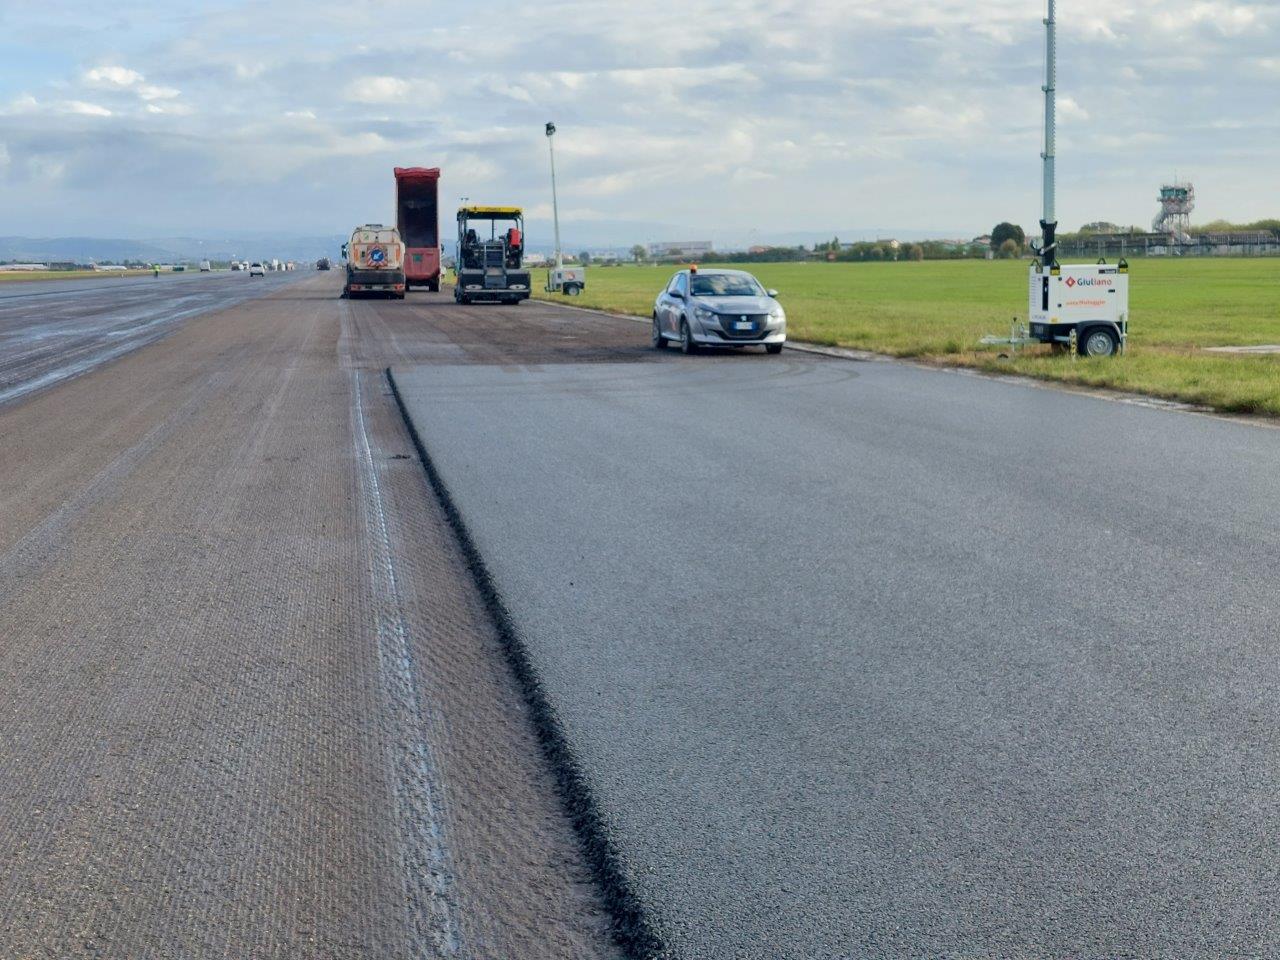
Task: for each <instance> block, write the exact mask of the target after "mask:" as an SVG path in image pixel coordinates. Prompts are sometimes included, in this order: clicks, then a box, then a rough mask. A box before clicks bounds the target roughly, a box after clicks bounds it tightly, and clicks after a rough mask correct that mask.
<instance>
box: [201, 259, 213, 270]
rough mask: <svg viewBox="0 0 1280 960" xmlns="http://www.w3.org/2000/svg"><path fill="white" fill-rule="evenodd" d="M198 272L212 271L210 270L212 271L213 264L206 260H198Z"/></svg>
mask: <svg viewBox="0 0 1280 960" xmlns="http://www.w3.org/2000/svg"><path fill="white" fill-rule="evenodd" d="M200 272H201V273H212V272H213V264H211V263H210V262H209V261H208V260H201V261H200Z"/></svg>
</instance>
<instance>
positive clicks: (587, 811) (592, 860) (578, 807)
mask: <svg viewBox="0 0 1280 960" xmlns="http://www.w3.org/2000/svg"><path fill="white" fill-rule="evenodd" d="M384 375H385V377H386V380H387V384H388V386H389V387H390V388H391V395H392V396H393V397H394V398H395V401H396V406H397V407H398V408H399V410H400V416H401V419H403V420H404V424H405V427H406V429H407V430H408V431H409V437H410V439H411V440H412V441H413V446H414V448H415V449H416V450H417V453H418V460H419V461H420V462H421V463H422V467H423V470H424V471H425V472H426V476H427V481H428V483H429V484H430V485H431V489H432V490H433V491H434V493H435V495H436V496H437V497H438V498H439V500H440V504H441V506H442V507H443V508H444V512H445V516H446V517H447V518H448V521H449V525H450V527H452V529H453V532H454V535H455V536H456V537H457V538H458V544H459V546H460V547H461V549H462V553H463V557H464V558H465V559H466V562H467V567H468V569H469V571H470V572H471V575H472V577H473V578H474V579H475V583H476V587H477V588H478V589H479V591H480V596H481V599H482V600H483V601H484V604H485V606H486V608H487V609H488V611H489V615H490V616H491V617H492V618H493V623H494V626H495V628H496V629H497V631H498V637H499V639H500V641H501V643H502V647H503V650H504V652H505V654H506V658H507V663H508V664H509V666H510V667H511V670H512V672H513V673H514V675H515V678H516V682H517V684H518V685H519V687H520V692H521V694H522V695H523V697H524V699H525V703H526V704H527V706H528V708H529V713H530V717H531V719H532V721H533V725H534V730H535V733H536V734H537V737H538V742H539V744H540V745H541V747H542V751H543V754H544V756H545V758H546V760H547V762H548V764H549V765H550V767H551V772H552V774H553V776H554V779H555V783H556V789H557V791H558V792H559V794H560V798H561V800H562V802H563V803H564V805H565V807H566V809H567V811H568V813H569V818H570V820H571V822H572V824H573V829H574V832H575V833H576V834H577V836H578V840H579V842H580V843H581V845H582V849H583V853H584V854H585V856H586V860H587V864H588V866H589V868H590V869H591V872H592V875H593V877H594V879H595V880H596V882H597V883H598V884H599V885H600V887H601V889H602V891H603V892H604V896H605V905H606V907H607V909H608V911H609V914H610V918H611V924H612V933H613V936H614V939H615V940H616V941H617V942H618V944H619V945H620V946H621V947H622V948H623V949H624V950H625V951H626V953H627V955H628V956H629V957H631V958H634V960H654V958H657V957H661V956H664V955H665V954H666V950H665V947H664V944H663V942H662V939H661V938H660V937H659V936H658V933H657V930H656V929H655V927H654V924H653V923H652V921H651V920H650V919H649V916H648V914H647V911H646V910H645V908H644V906H643V904H642V902H641V900H640V898H639V896H637V894H636V892H635V891H634V890H633V889H632V887H631V884H630V882H629V881H628V879H627V875H626V870H625V869H624V867H623V857H622V856H621V855H620V854H619V852H618V850H617V849H616V848H615V847H614V845H613V843H612V841H611V840H610V839H609V835H608V831H607V829H606V827H605V823H604V818H603V816H602V815H601V813H600V805H599V802H598V801H597V800H596V798H595V794H594V792H593V791H592V789H591V785H590V783H589V782H588V780H587V777H586V775H585V774H584V772H583V769H582V766H581V764H580V763H579V762H578V759H577V757H576V756H575V755H574V753H573V749H572V747H571V746H570V744H569V739H568V736H567V735H566V733H565V730H564V725H563V723H562V722H561V720H560V717H559V715H558V714H557V713H556V710H555V708H554V707H553V706H552V704H551V701H550V698H549V697H548V696H547V693H546V691H545V690H544V688H543V684H542V681H541V679H540V678H539V676H538V672H537V669H536V668H535V667H534V665H533V660H532V657H531V656H530V654H529V649H528V645H527V644H526V643H525V641H524V639H523V638H522V637H521V635H520V632H519V631H518V630H517V629H516V626H515V622H514V621H513V620H512V618H511V615H510V613H509V612H508V611H507V608H506V605H505V603H504V602H503V600H502V596H501V594H500V592H499V591H498V588H497V585H496V584H495V583H494V580H493V577H492V576H491V574H490V573H489V568H488V567H487V566H486V564H485V562H484V558H483V557H481V556H480V551H479V550H478V549H477V548H476V544H475V541H474V540H473V539H472V537H471V532H470V530H469V529H468V527H467V524H466V521H465V520H464V519H463V517H462V514H461V513H460V512H459V510H458V508H457V505H456V504H455V503H454V500H453V497H452V495H451V494H450V492H449V489H448V487H447V486H446V485H445V483H444V479H443V478H442V477H441V476H440V473H439V471H438V470H437V469H436V467H435V464H434V462H433V461H432V459H431V455H430V454H429V453H428V452H427V448H426V445H425V444H424V443H423V441H422V437H421V436H420V435H419V433H418V429H417V427H416V426H415V425H414V422H413V418H412V417H411V416H410V415H409V409H408V407H407V405H406V404H405V402H404V397H403V396H401V394H400V388H399V385H398V384H397V383H396V379H395V374H394V373H393V372H392V370H391V368H390V367H388V368H386V370H385V371H384Z"/></svg>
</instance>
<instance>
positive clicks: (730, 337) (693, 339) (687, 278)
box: [652, 267, 787, 353]
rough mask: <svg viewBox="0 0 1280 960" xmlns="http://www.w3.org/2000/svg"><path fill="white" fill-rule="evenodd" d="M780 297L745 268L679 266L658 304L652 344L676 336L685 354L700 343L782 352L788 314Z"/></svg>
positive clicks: (657, 347)
mask: <svg viewBox="0 0 1280 960" xmlns="http://www.w3.org/2000/svg"><path fill="white" fill-rule="evenodd" d="M777 296H778V291H777V290H766V289H765V288H764V286H763V285H762V284H761V283H760V281H759V280H757V279H756V278H755V277H753V276H752V275H751V274H749V273H747V272H746V271H744V270H699V269H698V268H697V267H690V268H689V269H688V270H681V271H680V272H679V273H677V274H676V275H675V276H673V277H672V278H671V280H670V281H669V282H668V283H667V286H666V288H665V289H664V290H663V291H662V292H661V293H660V294H658V299H657V300H656V301H655V302H654V305H653V334H652V340H653V348H654V349H655V350H661V349H663V348H664V347H666V345H667V341H669V340H674V341H675V342H677V343H679V344H680V348H681V350H683V351H684V352H685V353H693V352H694V351H695V350H696V349H697V348H698V347H699V346H707V347H751V346H762V347H764V348H765V350H767V351H768V352H769V353H781V352H782V345H783V344H784V343H786V340H787V314H786V311H785V310H783V309H782V304H780V303H778V301H777Z"/></svg>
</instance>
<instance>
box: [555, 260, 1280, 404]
mask: <svg viewBox="0 0 1280 960" xmlns="http://www.w3.org/2000/svg"><path fill="white" fill-rule="evenodd" d="M1028 268H1029V264H1028V263H1027V262H1019V261H977V260H959V261H931V262H924V263H907V262H904V263H883V264H872V263H832V264H824V263H777V264H754V265H752V266H750V267H749V268H748V269H750V270H751V271H752V272H753V273H754V274H755V275H756V276H757V277H759V279H760V281H761V282H762V283H763V284H764V285H765V286H767V287H775V288H777V290H778V291H779V300H780V301H781V302H782V304H783V305H784V306H785V307H786V309H787V327H788V335H789V336H791V337H794V338H795V339H797V340H808V341H811V342H813V343H822V344H829V345H834V346H843V347H853V348H857V349H861V350H871V351H875V352H877V353H885V354H890V355H892V356H897V357H914V358H918V359H922V360H926V361H929V362H937V363H947V364H956V365H962V366H970V367H976V368H980V369H986V370H999V371H1005V372H1012V373H1019V374H1023V375H1027V376H1033V377H1040V378H1044V379H1050V380H1063V381H1068V382H1072V383H1078V384H1084V385H1089V386H1096V387H1108V388H1113V389H1119V390H1131V391H1135V392H1139V393H1146V394H1150V395H1152V396H1157V397H1164V398H1167V399H1174V400H1185V401H1189V402H1192V403H1200V404H1205V405H1208V406H1212V407H1215V408H1217V409H1219V410H1225V411H1232V412H1241V413H1263V414H1268V415H1271V416H1280V355H1277V356H1238V355H1220V354H1213V353H1206V352H1205V351H1204V349H1203V348H1205V347H1210V346H1249V345H1258V344H1280V259H1274V258H1273V259H1253V260H1246V259H1240V260H1235V259H1232V260H1227V259H1196V260H1190V259H1187V260H1145V259H1136V260H1134V261H1132V263H1131V268H1130V274H1131V280H1130V287H1131V294H1130V316H1131V326H1130V338H1129V353H1128V355H1127V356H1124V357H1116V358H1112V359H1107V360H1072V359H1071V358H1070V357H1066V356H1060V355H1059V356H1055V355H1052V354H1051V353H1050V352H1049V349H1048V348H1047V347H1035V348H1032V349H1028V350H1025V351H1022V352H1020V353H1019V354H1018V355H1017V356H1015V357H1014V358H1012V359H1008V360H1002V359H1000V358H999V351H998V350H996V349H992V348H983V347H980V346H979V345H978V340H979V339H980V338H981V337H982V336H983V335H984V334H988V333H995V334H999V335H1000V336H1008V334H1009V325H1010V321H1011V320H1012V318H1013V317H1015V316H1016V317H1018V319H1019V320H1020V321H1025V319H1026V310H1027V307H1026V289H1027V270H1028ZM672 272H673V268H672V267H669V266H668V267H650V266H618V267H601V268H593V269H591V270H590V271H589V274H588V278H589V279H588V287H587V290H586V291H585V292H584V293H583V295H582V296H580V297H578V298H577V300H576V302H577V303H578V304H579V305H580V306H590V307H598V308H601V309H605V310H611V311H616V312H618V313H631V314H636V315H638V316H644V317H647V316H649V315H650V314H651V312H652V309H653V299H654V297H655V295H656V294H657V292H658V291H659V290H661V289H662V286H663V284H664V283H665V282H666V281H667V279H668V278H669V277H670V276H671V274H672ZM536 286H537V282H536V281H535V287H536ZM537 295H538V296H540V297H544V298H553V297H555V295H552V294H546V293H542V292H540V291H539V292H538V294H537ZM558 299H563V298H558Z"/></svg>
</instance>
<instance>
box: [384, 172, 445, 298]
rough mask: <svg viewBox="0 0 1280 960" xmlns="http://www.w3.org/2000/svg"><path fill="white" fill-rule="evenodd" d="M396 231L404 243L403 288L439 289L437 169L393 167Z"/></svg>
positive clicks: (438, 174) (438, 180) (438, 185)
mask: <svg viewBox="0 0 1280 960" xmlns="http://www.w3.org/2000/svg"><path fill="white" fill-rule="evenodd" d="M395 173H396V229H397V230H399V231H400V239H401V240H403V241H404V283H405V289H406V290H408V289H410V288H412V287H426V288H427V289H428V290H439V289H440V214H439V193H440V190H439V187H440V169H439V168H438V167H396V168H395Z"/></svg>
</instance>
